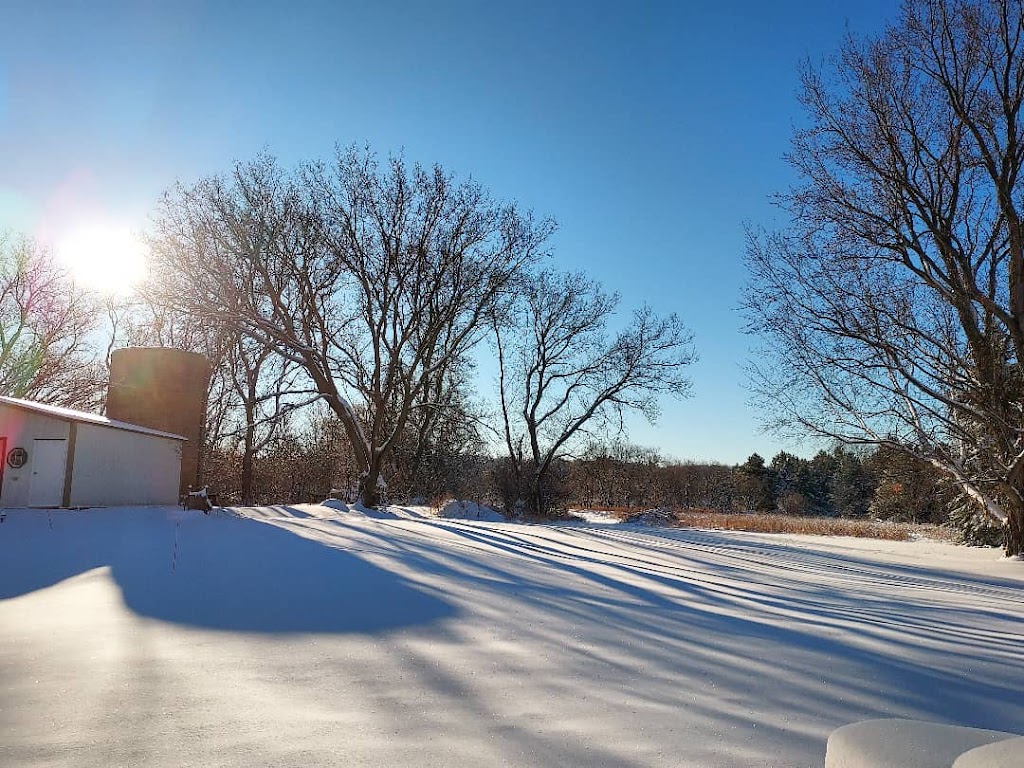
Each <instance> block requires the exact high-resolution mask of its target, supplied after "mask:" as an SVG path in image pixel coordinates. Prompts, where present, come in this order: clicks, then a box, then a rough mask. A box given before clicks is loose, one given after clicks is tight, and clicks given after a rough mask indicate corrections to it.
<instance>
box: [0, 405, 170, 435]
mask: <svg viewBox="0 0 1024 768" xmlns="http://www.w3.org/2000/svg"><path fill="white" fill-rule="evenodd" d="M0 405H9V406H11V407H12V408H20V409H21V410H24V411H33V412H35V413H41V414H43V415H45V416H52V417H53V418H55V419H62V420H64V421H76V422H79V423H81V424H95V425H96V426H99V427H109V428H110V429H123V430H124V431H126V432H141V433H142V434H144V435H155V436H156V437H169V438H171V439H173V440H184V441H186V442H187V441H188V438H187V437H182V436H181V435H174V434H171V433H170V432H161V431H160V430H158V429H150V428H149V427H140V426H139V425H138V424H129V423H128V422H127V421H115V420H114V419H108V418H107V417H106V416H100V415H99V414H96V413H87V412H86V411H76V410H73V409H71V408H61V407H59V406H56V405H46V404H45V403H37V402H34V401H32V400H23V399H22V398H20V397H5V396H3V395H0Z"/></svg>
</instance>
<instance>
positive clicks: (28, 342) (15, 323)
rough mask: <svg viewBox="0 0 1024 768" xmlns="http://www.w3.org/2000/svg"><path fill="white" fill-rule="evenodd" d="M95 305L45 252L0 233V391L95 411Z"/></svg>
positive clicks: (98, 372) (99, 367)
mask: <svg viewBox="0 0 1024 768" xmlns="http://www.w3.org/2000/svg"><path fill="white" fill-rule="evenodd" d="M98 317H99V309H98V303H97V302H96V301H94V299H93V297H91V296H89V295H88V294H87V293H85V292H83V291H82V290H81V289H79V288H78V287H77V286H76V285H75V284H74V282H73V281H72V280H71V277H70V276H69V275H68V274H67V272H66V271H65V270H64V269H63V268H61V266H60V265H59V264H57V262H56V261H55V260H54V258H53V256H52V254H51V253H50V252H49V251H48V250H46V249H45V248H43V247H41V246H39V245H37V244H36V243H35V242H33V241H32V240H30V239H29V238H27V237H21V236H16V235H13V234H9V233H8V234H4V233H0V393H2V394H5V395H10V396H14V397H27V398H30V399H33V400H38V401H40V402H44V403H50V404H52V405H61V406H67V407H73V408H86V409H90V408H96V407H97V406H98V405H99V404H100V403H101V402H102V400H103V396H104V393H105V390H106V383H105V382H106V376H105V370H104V366H103V362H102V360H101V354H100V352H99V350H98V349H97V348H96V347H95V345H94V343H93V339H92V338H91V334H92V332H93V330H94V329H95V328H96V327H97V324H98V323H97V321H98Z"/></svg>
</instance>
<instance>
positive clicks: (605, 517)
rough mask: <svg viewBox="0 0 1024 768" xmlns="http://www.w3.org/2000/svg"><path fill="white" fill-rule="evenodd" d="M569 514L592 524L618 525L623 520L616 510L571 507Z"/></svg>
mask: <svg viewBox="0 0 1024 768" xmlns="http://www.w3.org/2000/svg"><path fill="white" fill-rule="evenodd" d="M569 514H570V515H572V516H573V517H576V518H579V519H580V520H582V521H583V522H585V523H589V524H590V525H618V524H619V523H621V522H622V521H621V520H620V519H619V516H618V515H616V514H615V513H614V512H608V511H607V510H602V509H570V510H569Z"/></svg>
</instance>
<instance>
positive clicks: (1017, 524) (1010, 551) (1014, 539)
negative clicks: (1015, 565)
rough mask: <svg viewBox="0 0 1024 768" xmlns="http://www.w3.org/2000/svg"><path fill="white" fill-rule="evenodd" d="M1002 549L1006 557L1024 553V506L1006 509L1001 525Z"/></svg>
mask: <svg viewBox="0 0 1024 768" xmlns="http://www.w3.org/2000/svg"><path fill="white" fill-rule="evenodd" d="M1003 550H1004V551H1005V552H1006V556H1007V557H1016V556H1018V555H1024V507H1020V506H1015V507H1014V508H1012V509H1009V510H1008V511H1007V515H1006V523H1005V525H1004V526H1003Z"/></svg>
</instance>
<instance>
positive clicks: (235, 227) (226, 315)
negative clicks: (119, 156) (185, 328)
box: [154, 150, 552, 505]
mask: <svg viewBox="0 0 1024 768" xmlns="http://www.w3.org/2000/svg"><path fill="white" fill-rule="evenodd" d="M551 230H552V224H551V223H550V222H549V221H540V222H536V221H534V220H533V219H532V217H531V216H529V215H528V214H523V213H521V212H520V211H518V210H517V209H516V208H515V207H514V206H511V205H505V204H499V203H495V202H494V201H493V200H491V198H490V197H489V196H488V195H487V194H486V192H484V190H483V189H482V188H481V187H480V186H479V185H478V184H476V183H473V182H469V181H465V182H459V181H457V180H455V179H454V178H453V177H452V176H451V175H450V174H447V173H446V172H444V171H443V170H442V169H441V168H439V167H434V168H432V169H425V168H421V167H420V166H414V167H412V168H410V167H408V166H407V165H406V164H405V163H404V162H403V161H402V160H401V159H399V158H391V159H390V160H388V162H387V163H385V164H384V165H383V167H382V166H381V165H380V164H379V163H378V161H377V159H376V158H375V156H373V155H372V154H370V153H368V152H364V151H357V150H346V151H340V152H338V153H337V155H336V157H335V158H334V159H333V160H332V161H331V162H324V163H311V164H306V165H304V166H302V167H300V168H299V169H298V170H297V171H296V172H287V171H285V170H283V169H281V168H280V167H279V166H278V165H277V163H276V162H275V161H274V160H272V159H270V158H267V157H260V158H257V159H256V160H255V161H253V162H251V163H245V164H240V165H238V166H236V168H235V169H234V172H233V173H232V174H231V176H230V177H228V178H209V179H205V180H202V181H200V182H199V183H197V184H195V185H193V186H191V187H179V188H178V189H176V190H175V191H174V192H172V193H170V194H168V195H167V196H166V198H165V200H164V202H163V205H162V207H161V210H160V213H159V215H158V219H157V231H156V235H155V239H154V246H155V253H156V256H157V263H158V265H161V266H159V267H158V269H162V270H164V272H165V273H167V274H170V275H172V276H174V277H175V279H178V280H179V281H180V285H181V286H182V288H183V290H181V291H180V292H179V294H178V301H179V304H180V307H181V308H182V309H183V310H185V311H188V312H191V313H192V314H193V315H195V316H199V317H206V318H209V319H210V320H211V321H213V322H218V323H225V324H228V325H230V326H231V327H233V328H235V329H237V330H238V331H239V332H240V333H241V334H242V335H244V336H247V337H250V338H253V339H256V340H259V341H262V342H266V343H268V344H271V345H272V346H273V347H274V349H275V350H276V352H277V353H278V354H280V355H282V356H284V357H285V358H287V359H288V360H291V361H293V362H294V363H296V364H297V365H300V366H301V367H302V368H303V369H304V371H305V372H306V373H307V374H308V376H309V378H310V380H311V381H312V382H313V384H314V386H315V388H316V390H317V391H318V392H319V394H320V395H321V396H322V397H323V398H324V400H325V401H326V402H327V404H328V405H329V406H330V408H331V409H332V410H333V411H334V413H335V414H336V415H337V416H338V418H339V419H340V420H341V422H342V424H343V425H344V427H345V431H346V434H347V436H348V439H349V442H350V443H351V446H352V451H353V453H354V454H355V458H356V461H357V462H358V463H359V464H360V465H361V466H363V467H364V473H363V476H362V480H361V488H360V497H361V500H362V501H363V503H365V504H367V505H374V504H376V503H377V501H378V498H379V495H380V492H381V490H382V489H383V488H384V487H385V484H384V482H383V474H382V469H383V467H384V466H385V463H386V460H387V458H388V456H389V454H390V453H391V451H392V450H393V449H394V446H395V445H396V443H397V441H398V440H399V439H400V437H401V435H402V434H403V432H404V430H405V427H406V424H407V422H408V420H409V418H410V413H411V412H412V409H413V408H414V407H416V406H417V404H421V403H422V402H423V396H424V393H425V392H426V391H427V390H428V388H429V386H431V384H432V382H434V381H436V377H437V374H438V372H439V371H443V370H445V369H446V368H447V367H448V366H450V365H452V364H453V362H454V361H456V360H459V359H460V358H461V357H462V356H463V355H465V353H466V351H467V350H468V349H469V348H471V347H472V346H473V345H475V344H476V343H477V342H478V341H479V339H480V338H481V335H482V333H483V332H484V326H485V322H484V321H485V320H486V318H487V317H488V315H489V314H490V312H491V311H492V308H493V307H494V306H495V304H496V303H497V302H498V301H499V300H500V299H501V298H502V296H503V295H504V293H505V292H506V291H507V290H508V287H509V285H510V282H511V280H512V279H513V278H514V277H515V276H516V275H517V274H518V273H519V272H520V271H521V270H522V269H523V268H524V267H525V266H527V265H528V264H530V263H531V262H532V261H533V260H534V259H535V258H537V257H538V256H539V255H540V251H541V248H542V247H543V243H544V241H545V240H546V238H547V237H548V235H549V234H550V232H551ZM360 414H365V416H364V417H362V418H361V417H360Z"/></svg>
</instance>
